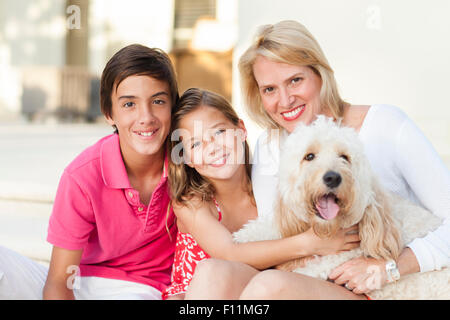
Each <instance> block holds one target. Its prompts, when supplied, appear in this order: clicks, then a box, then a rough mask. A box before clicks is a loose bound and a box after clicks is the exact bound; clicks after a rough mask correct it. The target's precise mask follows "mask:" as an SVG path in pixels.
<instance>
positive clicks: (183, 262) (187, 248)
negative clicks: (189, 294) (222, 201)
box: [162, 199, 222, 300]
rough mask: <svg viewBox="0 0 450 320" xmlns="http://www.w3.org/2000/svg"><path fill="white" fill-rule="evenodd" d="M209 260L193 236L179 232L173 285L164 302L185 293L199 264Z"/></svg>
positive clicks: (171, 284) (169, 288) (173, 270)
mask: <svg viewBox="0 0 450 320" xmlns="http://www.w3.org/2000/svg"><path fill="white" fill-rule="evenodd" d="M213 200H214V204H215V205H216V208H217V212H218V213H219V221H221V220H222V212H221V211H220V208H219V204H218V203H217V201H216V200H215V199H213ZM208 258H210V256H209V255H208V254H207V253H206V252H205V251H203V249H202V248H201V247H200V246H199V245H198V244H197V241H195V239H194V238H193V237H192V235H191V234H189V233H183V232H180V231H178V235H177V242H176V244H175V256H174V260H173V266H172V275H171V280H170V281H171V283H170V285H169V286H168V287H167V288H166V289H165V290H164V291H163V293H162V298H163V300H166V299H167V298H168V297H169V296H173V295H176V294H181V293H185V292H186V290H187V288H188V286H189V283H190V282H191V279H192V276H193V275H194V271H195V268H196V267H197V264H198V263H199V262H200V261H202V260H204V259H208Z"/></svg>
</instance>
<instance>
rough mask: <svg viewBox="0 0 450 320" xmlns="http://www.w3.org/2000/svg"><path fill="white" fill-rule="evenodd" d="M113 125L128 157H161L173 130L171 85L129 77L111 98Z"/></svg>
mask: <svg viewBox="0 0 450 320" xmlns="http://www.w3.org/2000/svg"><path fill="white" fill-rule="evenodd" d="M111 101H112V115H111V118H107V121H108V123H109V124H110V125H115V126H116V127H117V129H118V131H119V139H120V147H121V150H122V155H123V157H124V159H125V158H128V157H135V156H142V155H144V156H149V155H156V154H159V153H160V152H161V150H162V147H163V145H164V142H165V139H166V137H167V135H168V133H169V130H170V117H171V109H172V108H171V107H172V101H171V95H170V91H169V85H168V84H167V82H165V81H160V80H157V79H154V78H151V77H149V76H138V75H134V76H129V77H128V78H125V79H124V80H123V81H122V82H121V83H120V84H119V86H118V87H117V88H116V90H113V93H112V95H111Z"/></svg>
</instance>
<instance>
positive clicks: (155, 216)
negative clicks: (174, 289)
mask: <svg viewBox="0 0 450 320" xmlns="http://www.w3.org/2000/svg"><path fill="white" fill-rule="evenodd" d="M164 169H165V170H164V173H163V175H162V177H161V180H160V182H159V184H158V186H157V187H156V189H155V190H154V192H153V194H152V197H151V200H150V203H149V205H148V206H145V205H143V204H142V203H141V202H140V200H139V193H138V191H136V190H134V189H133V188H132V187H131V185H130V182H129V180H128V175H127V172H126V169H125V165H124V163H123V159H122V155H121V152H120V145H119V136H118V135H117V134H113V135H109V136H107V137H104V138H102V139H101V140H99V141H98V142H97V143H96V144H94V145H93V146H91V147H89V148H87V149H86V150H85V151H83V152H82V153H81V154H80V155H79V156H78V157H77V158H75V160H74V161H72V163H71V164H70V165H69V166H68V167H67V168H66V169H65V170H64V173H63V175H62V177H61V180H60V182H59V186H58V191H57V193H56V198H55V202H54V205H53V211H52V215H51V217H50V221H49V226H48V236H47V241H48V242H50V243H51V244H53V245H55V246H57V247H60V248H63V249H67V250H80V249H82V250H83V255H82V258H81V263H80V272H81V276H97V277H103V278H111V279H119V280H127V281H133V282H139V283H143V284H147V285H150V286H152V287H155V288H156V289H158V290H160V291H162V290H163V289H164V288H165V287H166V286H167V285H168V284H169V283H170V272H171V268H172V263H173V253H174V248H175V239H176V233H177V229H176V223H175V219H174V214H173V211H172V210H170V212H169V214H168V218H167V222H166V216H167V208H168V204H169V194H168V183H167V174H166V172H167V156H166V159H165V161H164ZM166 226H167V228H166ZM167 229H168V230H169V232H170V235H171V237H172V238H171V239H170V238H169V234H168V231H167Z"/></svg>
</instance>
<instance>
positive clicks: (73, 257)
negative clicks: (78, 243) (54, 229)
mask: <svg viewBox="0 0 450 320" xmlns="http://www.w3.org/2000/svg"><path fill="white" fill-rule="evenodd" d="M82 253H83V250H67V249H62V248H59V247H56V246H53V250H52V257H51V260H50V268H49V271H48V275H47V281H46V282H45V286H44V292H43V296H44V300H74V299H75V297H74V295H73V291H72V288H73V286H72V285H73V280H74V276H75V275H77V274H78V275H79V272H76V271H77V270H78V268H79V265H80V261H81V255H82Z"/></svg>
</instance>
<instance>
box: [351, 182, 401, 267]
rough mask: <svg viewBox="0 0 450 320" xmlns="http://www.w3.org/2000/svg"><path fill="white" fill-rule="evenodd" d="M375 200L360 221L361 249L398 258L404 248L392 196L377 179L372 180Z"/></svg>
mask: <svg viewBox="0 0 450 320" xmlns="http://www.w3.org/2000/svg"><path fill="white" fill-rule="evenodd" d="M372 190H373V192H374V197H373V200H372V201H371V202H370V204H369V205H368V206H367V208H366V210H365V212H364V215H363V218H362V220H361V221H360V223H359V237H360V239H361V249H362V250H363V252H364V255H365V256H370V257H372V258H376V259H385V260H388V259H394V260H396V259H397V258H398V256H399V254H400V251H401V249H402V241H401V236H400V232H399V230H398V226H397V225H396V223H395V221H394V219H393V218H392V209H391V208H392V203H391V198H390V197H389V196H388V195H387V194H386V193H385V192H384V191H383V190H382V189H381V186H380V185H379V184H378V182H377V181H375V180H374V181H373V182H372Z"/></svg>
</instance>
